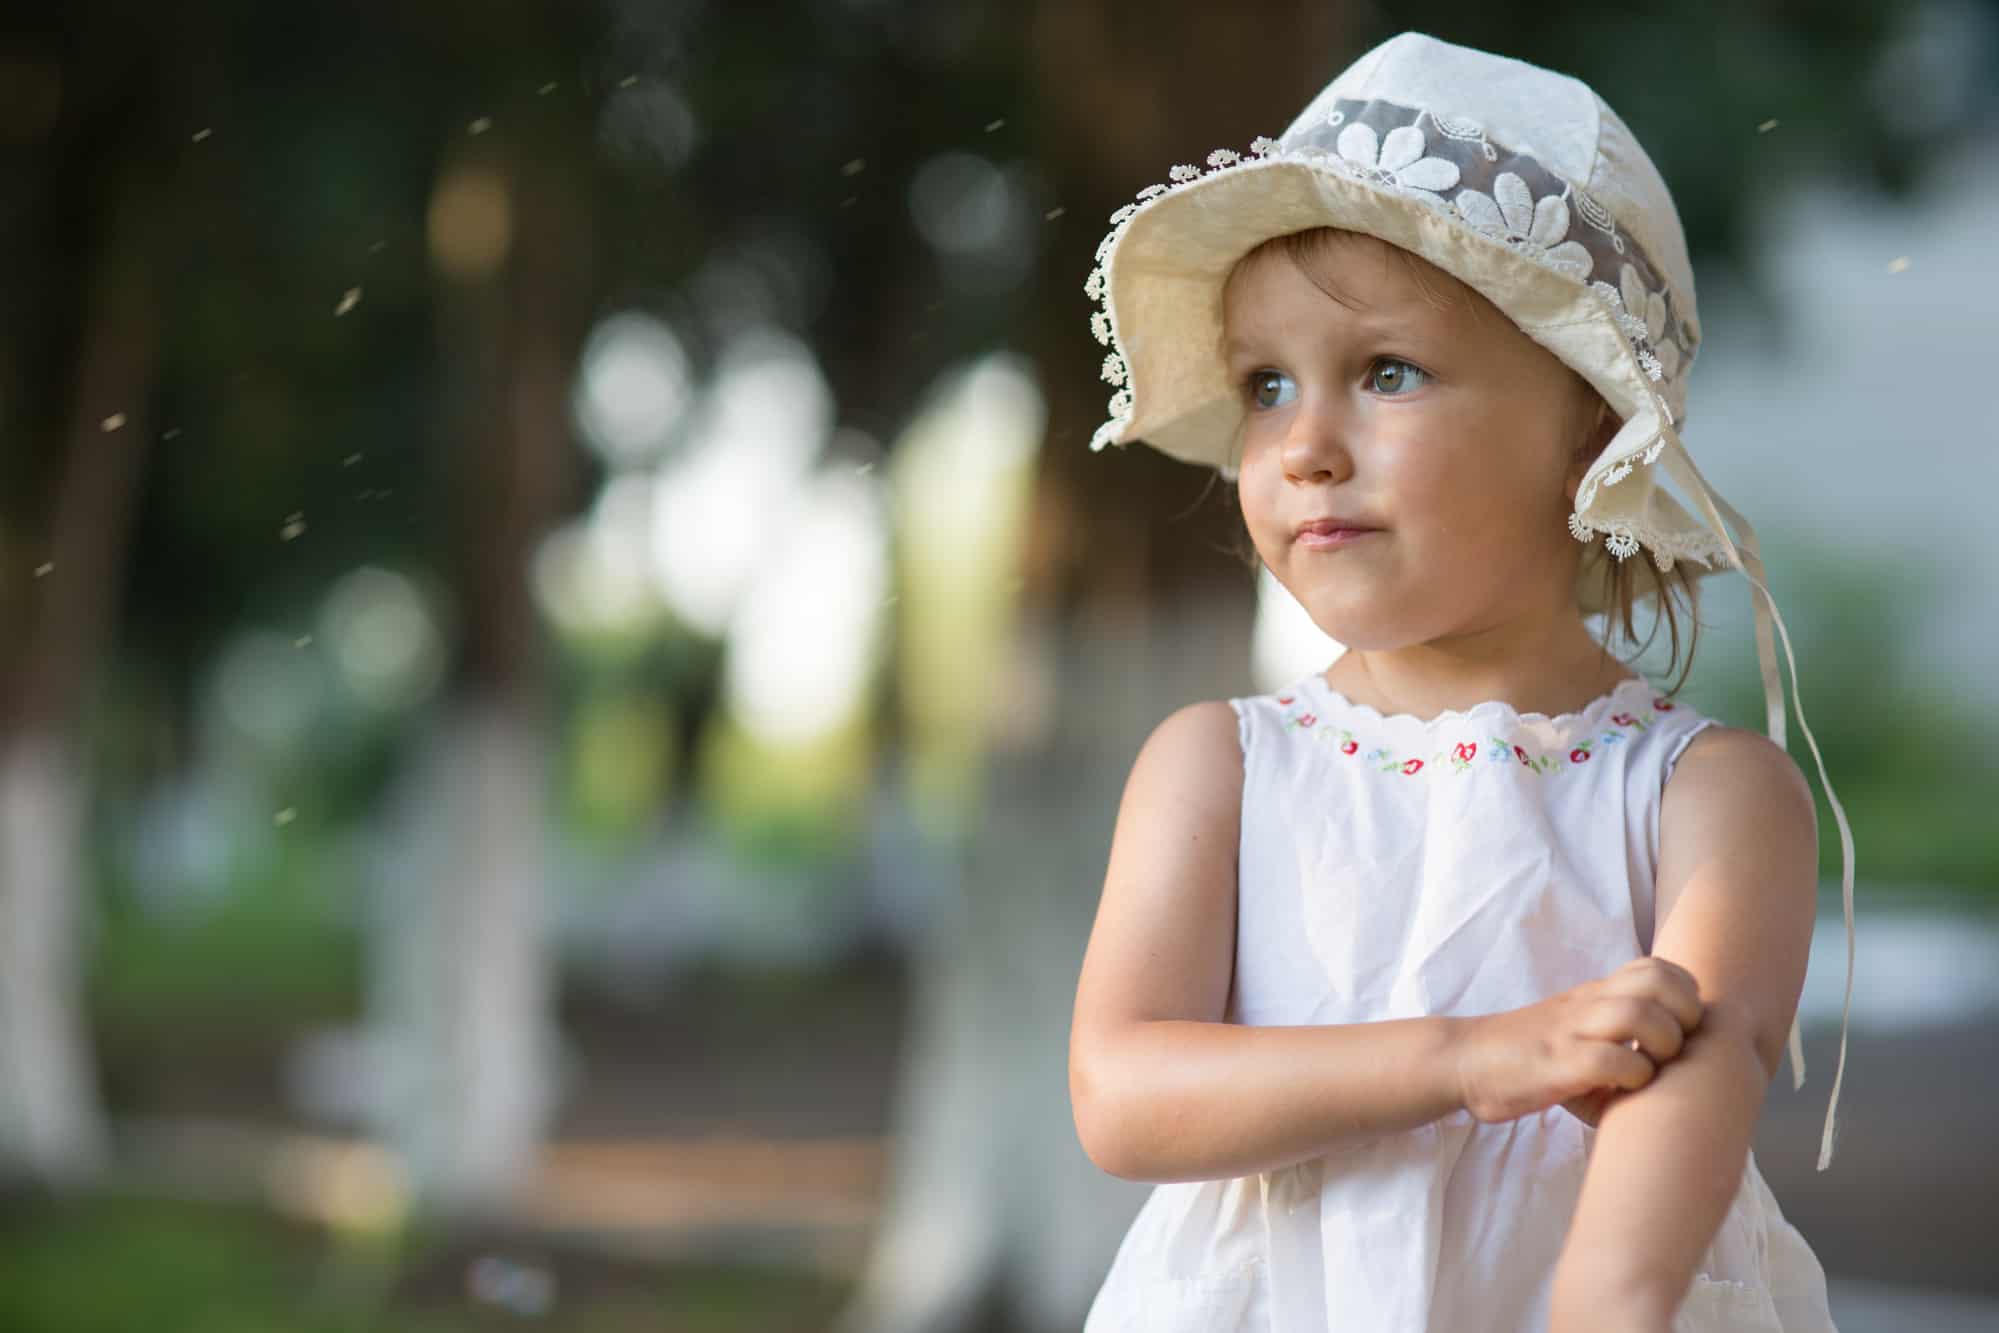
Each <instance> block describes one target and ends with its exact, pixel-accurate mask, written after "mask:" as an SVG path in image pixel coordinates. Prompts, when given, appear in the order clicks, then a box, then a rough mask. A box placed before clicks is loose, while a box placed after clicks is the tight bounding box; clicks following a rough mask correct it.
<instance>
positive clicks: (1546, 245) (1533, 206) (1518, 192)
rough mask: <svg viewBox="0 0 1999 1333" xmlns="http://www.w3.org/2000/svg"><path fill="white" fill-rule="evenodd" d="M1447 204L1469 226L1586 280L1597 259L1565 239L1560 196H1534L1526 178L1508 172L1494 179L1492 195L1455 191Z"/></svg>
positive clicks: (1565, 223) (1565, 208)
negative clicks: (1455, 193) (1456, 210)
mask: <svg viewBox="0 0 1999 1333" xmlns="http://www.w3.org/2000/svg"><path fill="white" fill-rule="evenodd" d="M1452 202H1453V203H1454V204H1456V205H1457V209H1458V214H1459V216H1461V217H1463V218H1464V220H1465V221H1466V222H1469V223H1471V225H1472V226H1474V227H1477V228H1478V229H1479V230H1480V231H1482V232H1485V233H1486V234H1488V235H1491V236H1497V237H1498V238H1499V239H1500V240H1502V241H1505V242H1506V243H1507V244H1508V245H1510V246H1512V247H1513V248H1514V249H1516V250H1525V251H1527V252H1529V253H1530V254H1531V255H1533V256H1534V257H1535V258H1537V259H1539V260H1541V262H1543V263H1545V264H1548V265H1549V266H1551V267H1554V268H1560V269H1563V270H1564V271H1567V272H1570V273H1573V274H1574V275H1575V276H1576V277H1578V278H1587V277H1588V276H1589V275H1590V269H1591V268H1592V267H1593V266H1594V265H1595V263H1596V261H1595V260H1594V259H1593V258H1591V257H1590V252H1589V251H1588V249H1586V248H1585V247H1584V246H1582V245H1580V244H1578V243H1577V242H1575V241H1571V240H1566V239H1564V238H1565V237H1567V236H1568V234H1569V206H1568V204H1567V203H1566V202H1564V200H1563V199H1562V196H1561V195H1559V194H1550V195H1544V196H1542V197H1541V198H1540V199H1539V200H1536V199H1535V198H1534V192H1533V191H1532V190H1530V189H1528V188H1527V182H1526V181H1524V180H1521V179H1520V177H1518V176H1516V175H1514V174H1513V173H1512V172H1510V171H1502V172H1500V173H1499V175H1497V176H1495V177H1493V181H1492V193H1491V194H1486V193H1484V192H1483V191H1480V190H1459V191H1458V193H1457V198H1455V199H1454V200H1452Z"/></svg>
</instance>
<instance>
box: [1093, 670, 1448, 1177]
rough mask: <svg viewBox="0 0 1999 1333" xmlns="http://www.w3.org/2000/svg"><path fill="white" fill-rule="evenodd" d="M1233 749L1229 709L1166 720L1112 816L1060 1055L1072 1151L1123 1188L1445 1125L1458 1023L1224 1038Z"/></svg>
mask: <svg viewBox="0 0 1999 1333" xmlns="http://www.w3.org/2000/svg"><path fill="white" fill-rule="evenodd" d="M1241 807H1242V750H1241V744H1240V742H1239V740H1238V739H1237V720H1236V716H1235V712H1234V710H1233V709H1232V708H1231V707H1230V706H1229V705H1228V704H1227V703H1226V702H1223V701H1219V700H1215V701H1209V702H1205V703H1198V704H1192V705H1189V706H1188V707H1186V708H1182V709H1180V710H1179V711H1178V712H1176V713H1174V714H1173V715H1172V716H1171V717H1168V718H1167V719H1166V720H1165V721H1164V722H1162V723H1160V725H1159V727H1158V728H1157V729H1156V730H1155V731H1154V732H1153V733H1152V735H1151V737H1150V738H1148V739H1147V741H1146V743H1145V745H1144V746H1143V747H1142V748H1141V750H1140V751H1139V755H1138V758H1137V760H1136V761H1135V762H1134V764H1133V766H1132V771H1131V776H1130V779H1129V780H1128V781H1127V783H1126V785H1125V791H1124V799H1123V802H1122V804H1121V805H1120V807H1119V810H1118V820H1117V829H1116V832H1115V833H1114V834H1113V837H1112V843H1111V854H1110V864H1109V869H1108V871H1107V873H1106V876H1105V881H1104V890H1103V897H1102V900H1101V902H1100V903H1099V906H1098V908H1097V920H1096V926H1095V928H1094V930H1093V931H1092V933H1091V936H1090V944H1089V948H1088V950H1087V952H1086V953H1085V955H1084V958H1083V970H1082V975H1081V978H1080V980H1079V981H1078V984H1077V989H1076V1008H1075V1018H1074V1023H1073V1025H1072V1027H1071V1031H1070V1043H1069V1088H1070V1101H1071V1103H1072V1107H1073V1110H1074V1112H1075V1118H1076V1129H1077V1133H1078V1136H1079V1137H1080V1139H1081V1140H1082V1144H1083V1149H1084V1151H1085V1152H1087V1153H1088V1154H1089V1156H1090V1159H1091V1160H1092V1161H1093V1162H1095V1163H1096V1164H1097V1165H1098V1166H1099V1167H1101V1168H1102V1169H1103V1170H1105V1171H1107V1172H1110V1173H1111V1174H1113V1175H1118V1176H1124V1177H1126V1178H1128V1179H1133V1180H1146V1181H1170V1180H1210V1179H1220V1178H1224V1177H1229V1176H1239V1175H1248V1174H1251V1173H1254V1172H1257V1171H1270V1170H1275V1169H1277V1168H1279V1167H1284V1166H1289V1165H1291V1164H1293V1163H1295V1162H1299V1161H1303V1160H1305V1159H1307V1158H1310V1157H1316V1156H1320V1155H1322V1154H1324V1153H1326V1152H1328V1151H1331V1150H1332V1149H1334V1148H1336V1147H1338V1146H1340V1145H1341V1144H1343V1143H1346V1142H1350V1141H1353V1140H1356V1139H1360V1138H1367V1137H1372V1136H1376V1135H1380V1134H1384V1133H1389V1132H1392V1131H1396V1130H1404V1129H1411V1128H1414V1127H1416V1126H1418V1125H1421V1124H1425V1123H1427V1122H1428V1121H1431V1120H1435V1119H1438V1118H1440V1117H1442V1116H1444V1115H1447V1114H1449V1113H1451V1112H1452V1111H1454V1110H1457V1109H1458V1108H1460V1107H1461V1106H1462V1105H1463V1104H1464V1102H1463V1095H1462V1092H1461V1091H1460V1089H1459V1086H1458V1081H1457V1077H1456V1073H1455V1070H1454V1068H1453V1061H1452V1050H1453V1042H1454V1039H1455V1036H1456V1034H1457V1032H1458V1031H1459V1029H1460V1026H1461V1024H1460V1021H1459V1020H1454V1019H1448V1018H1413V1019H1398V1020H1394V1021H1389V1022H1377V1023H1358V1024H1350V1025H1341V1026H1321V1027H1304V1026H1300V1027H1246V1026H1242V1025H1239V1024H1231V1023H1225V1022H1223V1021H1222V1018H1223V1013H1224V1010H1225V1009H1226V1006H1227V1004H1228V994H1229V982H1230V978H1231V975H1232V972H1233V968H1234V965H1235V908H1236V857H1237V849H1238V838H1239V837H1240V821H1241Z"/></svg>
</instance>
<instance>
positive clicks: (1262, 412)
mask: <svg viewBox="0 0 1999 1333" xmlns="http://www.w3.org/2000/svg"><path fill="white" fill-rule="evenodd" d="M1333 242H1334V243H1329V244H1326V245H1323V246H1319V247H1317V249H1318V259H1317V262H1316V263H1315V265H1314V268H1315V271H1316V272H1317V274H1318V275H1319V276H1320V277H1321V278H1322V279H1323V280H1324V281H1325V282H1326V283H1327V285H1328V286H1330V287H1332V288H1333V289H1335V290H1337V291H1339V292H1341V293H1342V294H1343V296H1344V297H1345V298H1346V301H1342V300H1338V299H1335V298H1334V297H1332V296H1330V295H1328V294H1327V293H1326V292H1325V291H1323V290H1321V289H1320V287H1319V286H1317V285H1316V284H1315V283H1314V282H1313V280H1312V279H1311V278H1310V277H1307V276H1306V274H1305V273H1304V272H1303V271H1301V270H1300V269H1299V268H1298V266H1297V265H1296V264H1295V263H1294V262H1292V261H1291V260H1290V259H1288V258H1287V257H1286V256H1285V255H1284V253H1283V252H1282V251H1281V250H1279V249H1277V248H1274V247H1273V248H1271V249H1268V250H1265V251H1263V252H1261V253H1259V254H1256V255H1254V256H1253V257H1251V258H1250V259H1248V260H1247V261H1245V262H1244V263H1243V264H1242V265H1240V266H1239V267H1238V268H1237V270H1236V271H1235V273H1234V274H1233V276H1232V277H1231V279H1230V281H1229V285H1228V287H1227V290H1226V291H1225V293H1224V296H1223V320H1224V342H1225V355H1226V357H1227V360H1228V366H1229V373H1230V377H1231V379H1232V380H1233V381H1234V383H1235V385H1236V387H1237V390H1238V392H1239V393H1240V394H1241V395H1242V402H1243V406H1244V411H1245V413H1246V420H1245V423H1244V425H1243V429H1242V435H1241V438H1240V441H1239V457H1238V475H1237V491H1238V494H1239V496H1240V498H1241V502H1242V513H1243V519H1244V521H1245V522H1246V524H1247V525H1248V529H1249V535H1250V539H1251V541H1252V542H1253V543H1254V544H1255V546H1256V550H1257V553H1258V554H1259V555H1260V556H1261V557H1262V559H1263V562H1264V563H1265V564H1266V565H1268V566H1269V567H1270V571H1271V573H1272V574H1274V575H1275V576H1276V577H1277V579H1278V581H1279V582H1281V583H1282V584H1283V585H1284V586H1285V587H1286V588H1287V589H1289V590H1290V592H1291V594H1292V595H1293V596H1294V597H1296V598H1297V599H1298V601H1299V603H1300V604H1301V605H1303V606H1304V607H1305V609H1306V611H1307V612H1309V613H1310V615H1311V617H1312V619H1313V621H1314V622H1316V623H1317V624H1318V625H1319V627H1320V628H1321V629H1323V630H1325V631H1326V633H1328V634H1330V635H1331V636H1332V637H1333V638H1335V639H1337V640H1339V641H1340V642H1341V643H1343V644H1345V645H1346V646H1348V647H1349V648H1359V649H1363V650H1369V651H1382V650H1388V649H1394V648H1400V647H1404V646H1407V645H1411V644H1421V643H1430V642H1432V641H1435V640H1438V639H1441V638H1445V637H1448V636H1454V635H1463V634H1472V633H1477V632H1480V631H1484V630H1493V629H1501V628H1502V627H1503V626H1506V625H1507V624H1509V623H1510V622H1517V621H1520V620H1521V619H1522V618H1523V617H1525V618H1527V619H1529V620H1530V621H1531V620H1533V619H1539V618H1547V617H1551V616H1553V615H1555V614H1557V613H1561V612H1568V613H1570V614H1576V613H1575V608H1574V585H1575V578H1576V571H1577V568H1578V563H1579V561H1580V559H1581V552H1582V548H1581V546H1580V545H1579V544H1578V543H1577V542H1576V540H1575V539H1574V538H1573V537H1572V536H1570V534H1569V530H1568V513H1569V508H1570V504H1571V502H1572V501H1573V498H1574V496H1575V492H1576V488H1577V486H1578V485H1579V484H1580V482H1581V480H1582V474H1583V472H1584V471H1585V470H1586V468H1587V466H1588V464H1589V462H1590V461H1591V459H1592V458H1594V456H1595V454H1596V453H1597V452H1599V451H1600V450H1601V448H1602V446H1603V445H1604V443H1606V442H1607V441H1608V439H1609V437H1610V435H1611V434H1613V433H1614V432H1615V430H1616V426H1617V424H1618V423H1617V419H1616V417H1615V416H1614V415H1613V414H1610V413H1604V420H1603V423H1602V425H1601V427H1600V428H1597V429H1592V427H1593V425H1594V424H1595V423H1596V414H1597V411H1598V409H1599V407H1600V405H1601V400H1600V399H1599V398H1597V397H1596V395H1595V394H1594V393H1592V392H1589V391H1588V390H1587V389H1586V387H1585V386H1584V385H1583V384H1582V381H1581V380H1580V379H1579V378H1578V377H1577V376H1575V375H1574V374H1573V373H1572V372H1570V370H1569V369H1568V367H1566V366H1565V365H1563V364H1562V362H1561V361H1559V360H1558V359H1556V357H1555V356H1554V354H1553V353H1551V352H1549V351H1547V350H1546V349H1545V348H1543V347H1541V346H1540V344H1538V343H1536V342H1535V341H1534V340H1533V339H1531V338H1529V337H1528V336H1527V335H1526V334H1525V333H1522V332H1521V331H1520V330H1519V329H1518V328H1517V327H1515V326H1514V324H1513V323H1512V322H1511V321H1510V320H1508V319H1507V318H1506V317H1505V316H1504V315H1503V314H1501V313H1500V312H1499V310H1498V309H1497V308H1496V307H1494V306H1492V305H1491V303H1490V302H1488V301H1486V299H1485V298H1484V297H1483V296H1480V295H1479V294H1478V293H1476V292H1474V291H1472V290H1471V289H1470V288H1468V287H1465V286H1463V285H1462V284H1460V283H1458V282H1457V281H1456V280H1455V279H1454V278H1452V277H1451V276H1450V275H1448V274H1446V273H1444V272H1443V271H1442V270H1441V269H1438V268H1436V267H1434V266H1432V265H1428V264H1426V263H1424V261H1422V260H1421V259H1419V258H1416V257H1414V256H1409V257H1408V258H1410V259H1413V260H1414V262H1415V263H1416V265H1417V266H1418V267H1419V268H1421V269H1422V270H1423V271H1424V275H1425V278H1426V279H1427V280H1428V285H1429V286H1430V287H1431V288H1432V289H1433V290H1438V291H1445V292H1452V293H1455V294H1456V296H1457V297H1458V299H1457V300H1456V301H1453V302H1450V303H1449V306H1448V308H1445V309H1439V308H1438V306H1437V304H1435V303H1434V300H1433V298H1430V297H1427V296H1426V295H1425V293H1424V291H1423V289H1422V287H1420V286H1418V284H1417V283H1416V281H1415V279H1414V278H1413V276H1412V275H1411V273H1410V271H1409V265H1408V264H1407V263H1405V262H1404V257H1403V256H1401V255H1398V254H1397V253H1396V252H1395V250H1394V248H1393V247H1392V246H1390V245H1388V244H1387V243H1386V242H1382V241H1379V240H1377V239H1375V238H1373V237H1370V236H1364V235H1349V236H1346V237H1335V238H1333ZM1348 301H1350V302H1351V304H1347V302H1348ZM1324 518H1338V519H1344V520H1348V521H1350V522H1352V523H1355V524H1358V525H1361V526H1365V527H1368V528H1372V529H1374V531H1371V532H1367V533H1365V534H1364V535H1361V536H1359V537H1357V538H1354V539H1352V540H1350V541H1347V542H1346V543H1344V544H1341V545H1335V546H1315V545H1311V544H1308V543H1307V542H1303V541H1301V540H1299V533H1298V530H1299V526H1300V525H1301V524H1304V523H1306V522H1307V521H1309V520H1313V519H1324ZM1578 623H1579V622H1578ZM1502 632H1504V631H1503V629H1502Z"/></svg>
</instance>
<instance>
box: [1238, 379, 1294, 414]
mask: <svg viewBox="0 0 1999 1333" xmlns="http://www.w3.org/2000/svg"><path fill="white" fill-rule="evenodd" d="M1297 396H1298V385H1297V384H1296V382H1294V381H1293V380H1292V378H1291V377H1290V376H1289V375H1287V374H1285V373H1284V372H1283V371H1281V370H1258V371H1253V372H1251V374H1250V377H1249V398H1250V401H1251V402H1252V403H1254V404H1256V406H1258V407H1259V408H1267V407H1282V406H1284V404H1286V403H1288V402H1290V401H1291V400H1292V399H1294V398H1296V397H1297Z"/></svg>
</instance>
